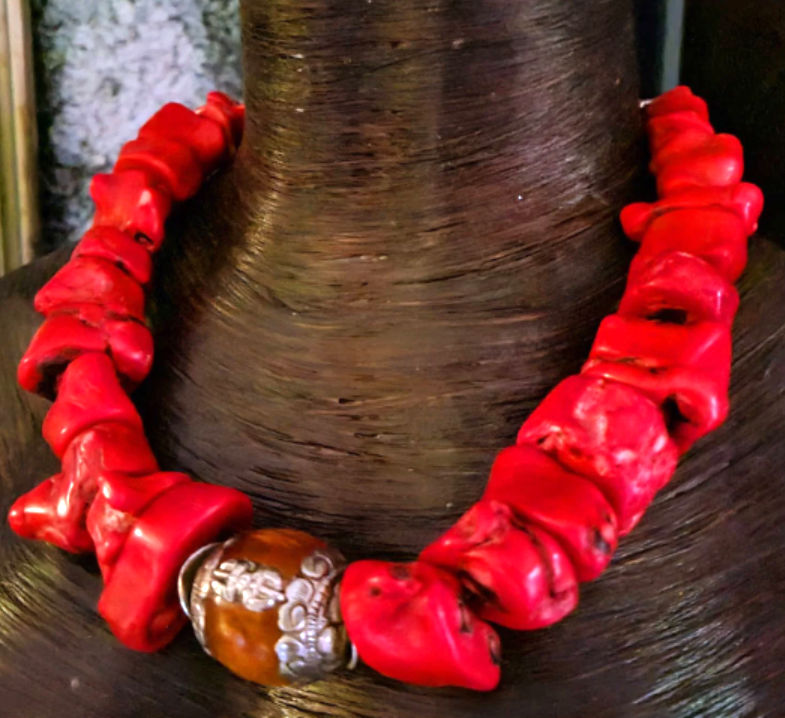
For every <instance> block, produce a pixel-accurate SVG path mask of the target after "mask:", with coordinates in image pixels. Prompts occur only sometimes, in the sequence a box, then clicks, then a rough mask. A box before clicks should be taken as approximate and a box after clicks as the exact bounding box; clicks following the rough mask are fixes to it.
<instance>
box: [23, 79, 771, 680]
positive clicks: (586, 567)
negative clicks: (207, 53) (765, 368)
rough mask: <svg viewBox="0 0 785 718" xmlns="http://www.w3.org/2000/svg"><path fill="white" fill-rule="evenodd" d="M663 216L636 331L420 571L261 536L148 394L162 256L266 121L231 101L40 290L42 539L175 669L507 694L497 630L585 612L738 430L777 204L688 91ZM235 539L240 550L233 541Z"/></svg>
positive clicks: (106, 210)
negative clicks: (674, 490)
mask: <svg viewBox="0 0 785 718" xmlns="http://www.w3.org/2000/svg"><path fill="white" fill-rule="evenodd" d="M644 104H645V112H646V115H647V130H648V135H649V144H650V149H651V154H652V160H651V164H650V169H651V171H652V173H653V174H654V175H655V176H656V180H657V192H658V195H659V200H658V201H657V202H654V203H651V204H646V203H637V204H632V205H629V206H627V207H625V208H624V209H623V210H622V212H621V224H622V227H623V229H624V232H625V233H626V235H627V236H628V237H629V238H630V239H632V240H635V241H638V242H640V243H641V247H640V250H639V251H638V253H637V256H636V257H635V259H634V261H633V262H632V265H631V267H630V272H629V279H628V282H627V287H626V290H625V292H624V296H623V297H622V300H621V304H620V305H619V309H618V311H617V313H616V314H613V315H611V316H609V317H606V318H605V319H604V320H603V321H602V323H601V325H600V329H599V331H598V333H597V337H596V339H595V341H594V345H593V347H592V350H591V353H590V354H589V360H588V362H587V363H586V364H585V365H584V367H583V369H582V371H581V373H580V374H578V375H575V376H571V377H568V378H567V379H565V380H563V381H562V382H561V383H560V384H559V385H558V386H557V387H556V388H555V389H554V390H553V391H552V392H551V393H550V394H549V395H548V396H547V397H546V398H545V400H544V401H543V402H542V404H541V405H540V406H539V407H538V408H537V409H536V410H535V411H534V412H533V413H532V414H531V416H530V417H529V418H528V419H527V420H526V422H525V423H524V425H523V427H522V428H521V430H520V433H519V434H518V438H517V442H516V445H515V446H512V447H510V448H507V449H504V451H502V452H501V453H500V454H499V455H498V457H497V458H496V460H495V462H494V464H493V467H492V469H491V475H490V479H489V481H488V485H487V487H486V489H485V493H484V494H483V496H482V498H481V499H480V501H479V502H478V503H476V504H475V505H474V506H472V507H471V508H470V509H469V510H468V511H467V512H466V513H465V514H464V515H463V517H462V518H461V519H460V520H459V521H458V522H457V523H456V524H455V526H453V527H452V528H451V529H450V530H448V531H447V532H446V533H445V534H444V535H443V536H441V537H440V538H438V539H437V540H436V541H434V542H433V543H432V544H431V545H430V546H428V547H426V548H425V550H424V551H423V552H422V553H421V554H420V556H419V558H418V559H417V560H416V561H414V562H412V563H408V564H403V563H388V562H385V561H358V562H356V563H352V564H350V565H348V566H347V565H346V562H345V561H344V559H343V558H342V556H341V555H340V553H339V552H338V551H336V550H335V549H333V548H331V547H329V546H327V545H326V544H325V543H324V542H322V541H320V540H319V539H316V538H314V537H312V536H310V535H308V534H306V533H303V532H301V531H295V530H289V529H262V530H256V531H248V529H249V527H250V526H251V521H252V507H251V501H250V499H249V498H248V497H247V496H246V495H245V494H243V493H241V492H240V491H237V490H235V489H231V488H227V487H222V486H212V485H208V484H203V483H198V482H195V481H193V480H192V479H191V478H190V477H189V476H187V475H186V474H182V473H177V472H167V471H161V470H160V468H159V466H158V464H157V462H156V460H155V457H154V456H153V454H152V452H151V451H150V447H149V445H148V443H147V439H146V438H145V435H144V430H143V427H142V420H141V418H140V417H139V414H138V413H137V411H136V409H135V408H134V405H133V404H132V403H131V401H130V399H129V398H128V395H127V393H126V392H127V391H130V390H131V389H133V388H134V387H135V386H136V385H137V384H139V382H141V381H142V380H143V379H144V378H145V377H146V376H147V374H148V372H149V370H150V367H151V365H152V359H153V341H152V335H151V333H150V330H149V329H148V327H147V325H146V323H145V313H144V312H145V291H144V287H145V286H146V285H147V284H148V283H149V282H150V278H151V274H152V262H151V254H152V253H154V252H155V251H156V250H158V248H159V247H160V246H161V243H162V241H163V239H164V222H165V220H166V217H167V215H168V214H169V211H170V209H171V207H172V204H173V203H174V202H182V201H185V200H187V199H189V198H191V197H193V196H194V195H195V194H196V193H197V191H198V190H199V188H200V186H201V185H202V183H203V182H204V181H205V180H206V179H207V178H208V177H209V176H210V175H211V174H212V173H213V172H215V171H217V170H219V169H220V168H221V167H222V166H224V165H225V164H226V163H227V162H229V161H230V160H231V159H232V157H233V156H234V154H235V152H236V150H237V148H238V146H239V144H240V141H241V139H242V133H243V122H244V116H245V112H244V108H243V106H242V105H239V104H236V103H235V102H233V101H232V100H230V99H229V98H228V97H227V96H226V95H223V94H221V93H217V92H213V93H210V94H209V95H208V96H207V103H206V104H205V105H204V106H203V107H200V108H199V109H198V110H196V111H195V112H192V111H190V110H188V109H187V108H185V107H183V106H182V105H178V104H168V105H165V106H164V107H163V108H162V109H161V110H160V111H159V112H158V113H157V114H155V115H154V116H153V117H152V119H150V120H149V121H148V122H147V123H146V124H145V125H144V126H143V127H142V129H141V131H140V132H139V136H138V137H137V139H135V140H133V141H132V142H129V143H128V144H126V145H125V146H124V147H123V148H122V150H121V151H120V157H119V159H118V160H117V163H116V165H115V166H114V169H113V171H112V172H111V173H110V174H99V175H96V176H95V177H94V179H93V181H92V184H91V190H90V191H91V195H92V197H93V200H94V202H95V205H96V212H95V218H94V221H93V226H92V228H91V229H90V230H89V231H88V232H87V233H86V234H85V236H84V238H83V239H82V240H81V241H80V242H79V243H78V244H77V246H76V249H75V250H74V252H73V255H72V256H71V259H70V261H69V262H68V263H67V264H66V265H65V266H63V267H62V269H60V271H58V272H57V274H55V275H54V277H53V278H52V279H51V280H50V281H49V282H48V283H47V284H46V285H45V286H44V287H43V288H42V289H41V290H40V291H39V292H38V294H37V295H36V297H35V308H36V310H38V311H39V312H40V313H41V314H43V315H44V317H45V319H44V322H43V324H42V325H41V327H40V328H39V329H38V331H37V332H36V333H35V335H34V337H33V339H32V341H31V343H30V346H29V348H28V349H27V352H26V353H25V355H24V357H23V358H22V361H21V363H20V365H19V372H18V379H19V383H20V384H21V386H22V387H24V388H25V389H27V390H28V391H31V392H35V393H37V394H41V395H43V396H45V397H48V398H50V399H53V400H54V403H53V404H52V406H51V408H50V410H49V412H48V414H47V416H46V418H45V420H44V423H43V435H44V439H46V441H47V443H48V444H49V446H50V447H51V448H52V450H53V451H54V453H55V455H56V456H57V458H58V459H60V460H61V461H62V470H61V472H60V473H59V474H56V475H55V476H53V477H51V478H49V479H47V480H46V481H44V482H43V483H41V484H39V485H38V486H37V487H36V488H34V489H33V490H32V491H30V492H29V493H27V494H25V495H24V496H22V497H21V498H20V499H18V500H17V501H16V503H15V504H14V505H13V507H12V508H11V511H10V514H9V522H10V524H11V527H12V528H13V530H14V531H15V532H16V533H17V534H19V535H20V536H23V537H26V538H31V539H39V540H42V541H48V542H49V543H52V544H54V545H56V546H59V547H60V548H62V549H65V550H66V551H71V552H75V553H83V552H94V553H95V554H96V557H97V559H98V565H99V566H100V569H101V574H102V576H103V579H104V583H105V586H104V590H103V593H102V595H101V598H100V601H99V603H98V611H99V612H100V614H101V615H102V616H103V617H104V619H105V620H106V622H107V623H108V625H109V628H110V629H111V630H112V632H113V633H114V635H115V636H116V637H117V638H118V639H119V640H120V641H121V642H122V643H123V644H125V645H126V646H128V647H129V648H132V649H135V650H139V651H155V650H157V649H159V648H161V647H163V646H165V645H166V644H167V643H169V642H170V641H171V640H172V639H173V638H174V636H175V635H176V634H177V632H178V631H179V630H180V629H181V628H182V627H183V625H184V624H185V623H186V621H187V620H188V619H190V620H191V622H192V624H193V628H194V632H195V633H196V636H197V638H198V640H199V642H200V643H201V645H202V646H203V647H204V649H205V651H207V653H209V654H210V655H212V656H214V657H215V658H216V659H217V660H219V661H220V662H221V663H223V664H224V665H225V666H227V667H228V668H229V669H230V670H232V671H234V672H235V673H236V674H238V675H240V676H242V677H243V678H247V679H249V680H252V681H256V682H258V683H261V684H263V685H268V686H279V685H287V684H290V683H300V682H306V681H312V680H318V679H321V678H323V677H325V676H326V675H327V674H328V673H330V672H332V671H335V670H338V669H340V668H342V667H345V666H347V665H348V666H350V667H351V666H353V665H354V663H355V662H356V660H357V658H358V657H359V658H360V659H362V661H363V662H364V663H366V664H367V665H369V666H370V667H371V668H374V669H375V670H377V671H379V672H380V673H382V674H384V675H385V676H388V677H391V678H395V679H398V680H401V681H406V682H408V683H413V684H418V685H424V686H447V685H451V686H463V687H466V688H472V689H475V690H481V691H487V690H491V689H493V688H495V687H496V685H497V684H498V682H499V677H500V662H501V650H500V642H499V638H498V636H497V634H496V632H495V631H494V630H493V628H491V626H490V625H489V623H495V624H498V625H500V626H505V627H507V628H512V629H517V630H532V629H537V628H543V627H545V626H548V625H550V624H552V623H555V622H556V621H559V620H561V619H562V618H564V617H565V616H566V615H567V614H569V613H570V612H571V611H573V609H575V607H576V605H577V603H578V584H579V583H580V582H584V581H592V580H594V579H596V578H597V577H598V576H599V575H600V573H602V571H603V570H604V569H605V567H606V566H607V565H608V563H609V561H610V560H611V556H612V554H613V552H614V550H615V548H616V545H617V542H618V539H619V537H621V536H624V535H626V534H627V533H629V532H630V531H631V530H632V528H633V527H634V526H635V525H636V524H637V523H638V521H639V520H640V518H641V516H642V515H643V512H644V511H645V510H646V507H647V506H648V505H649V504H650V503H651V501H652V500H653V498H654V496H655V494H656V493H657V491H659V490H660V489H661V488H662V487H663V486H665V484H666V483H667V482H668V480H669V479H670V477H671V476H672V474H673V472H674V470H675V467H676V463H677V461H678V458H679V456H680V455H681V454H683V453H684V452H685V451H687V450H688V449H689V447H690V446H691V445H692V444H693V443H694V442H695V441H696V440H698V439H700V438H701V437H702V436H704V435H705V434H706V433H708V432H709V431H711V430H712V429H714V428H716V427H717V426H718V425H719V424H721V423H722V421H723V420H724V419H725V417H726V415H727V413H728V398H727V394H728V383H729V379H730V364H731V333H730V328H731V323H732V321H733V317H734V315H735V313H736V309H737V307H738V304H739V297H738V293H737V291H736V289H735V288H734V286H733V283H734V282H735V281H736V280H737V279H738V278H739V276H740V274H741V273H742V271H743V269H744V266H745V264H746V261H747V238H748V237H749V236H750V235H751V234H752V233H753V232H754V231H755V230H756V228H757V220H758V217H759V215H760V212H761V210H762V208H763V196H762V194H761V192H760V190H759V189H758V188H757V187H755V186H754V185H751V184H748V183H743V182H741V176H742V171H743V158H742V148H741V144H740V143H739V141H738V140H737V139H736V138H735V137H732V136H730V135H723V134H715V132H714V130H713V128H712V126H711V125H710V124H709V116H708V111H707V108H706V103H705V102H704V101H703V100H701V99H700V98H698V97H696V96H695V95H693V94H692V92H691V91H690V90H689V89H688V88H686V87H677V88H676V89H674V90H671V91H670V92H668V93H666V94H664V95H662V96H661V97H659V98H658V99H656V100H654V101H652V102H649V103H644ZM218 541H223V542H222V543H221V542H218Z"/></svg>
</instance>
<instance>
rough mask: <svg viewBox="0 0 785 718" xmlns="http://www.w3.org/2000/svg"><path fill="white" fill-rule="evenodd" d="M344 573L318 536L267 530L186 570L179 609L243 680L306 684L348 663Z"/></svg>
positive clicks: (201, 555) (197, 558) (196, 559)
mask: <svg viewBox="0 0 785 718" xmlns="http://www.w3.org/2000/svg"><path fill="white" fill-rule="evenodd" d="M344 567H345V561H344V559H343V557H342V556H341V555H340V553H339V552H338V551H336V550H335V549H332V548H330V547H328V546H327V545H325V544H324V543H323V542H322V541H320V540H319V539H316V538H314V537H313V536H309V535H308V534H305V533H303V532H301V531H294V530H290V529H262V530H259V531H253V532H251V533H246V534H241V535H239V536H236V537H234V538H233V539H230V540H229V541H227V542H226V543H224V544H213V545H212V546H210V547H205V548H202V549H200V550H199V551H197V552H196V553H195V554H194V555H193V556H192V557H191V558H190V559H189V560H188V561H186V563H185V564H184V566H183V568H182V569H181V572H180V582H179V592H180V601H181V604H182V606H183V609H184V610H185V611H186V613H187V614H188V615H189V617H190V619H191V622H192V623H193V626H194V632H195V633H196V637H197V639H198V640H199V642H200V643H201V644H202V646H203V648H204V649H205V651H206V652H207V653H208V654H209V655H211V656H213V658H215V659H216V660H218V661H219V662H220V663H222V664H223V665H225V666H226V667H227V668H228V669H229V670H231V671H232V672H234V673H236V674H237V675H238V676H240V677H242V678H245V679H247V680H250V681H254V682H255V683H259V684H261V685H265V686H285V685H289V684H292V683H307V682H311V681H316V680H320V679H322V678H324V677H325V676H326V675H327V674H328V673H331V672H333V671H335V670H337V669H339V668H341V667H343V666H345V665H347V663H349V653H350V651H349V641H348V639H347V637H346V631H345V629H344V627H343V622H342V620H341V617H340V599H339V591H338V582H339V581H340V579H341V576H342V574H343V570H344Z"/></svg>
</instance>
